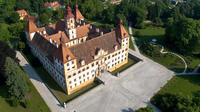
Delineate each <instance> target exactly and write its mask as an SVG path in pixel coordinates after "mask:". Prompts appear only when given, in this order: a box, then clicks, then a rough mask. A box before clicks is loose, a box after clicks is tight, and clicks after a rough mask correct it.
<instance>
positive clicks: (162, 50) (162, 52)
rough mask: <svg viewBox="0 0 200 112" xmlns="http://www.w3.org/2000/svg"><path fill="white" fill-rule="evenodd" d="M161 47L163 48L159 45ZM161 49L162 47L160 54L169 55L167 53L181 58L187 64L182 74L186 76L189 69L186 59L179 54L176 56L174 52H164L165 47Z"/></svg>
mask: <svg viewBox="0 0 200 112" xmlns="http://www.w3.org/2000/svg"><path fill="white" fill-rule="evenodd" d="M159 46H161V45H159ZM161 47H162V48H161V50H160V53H161V54H167V53H169V54H173V55H175V56H177V57H179V58H180V59H181V60H182V61H183V62H184V64H185V69H184V71H183V72H182V74H183V73H184V74H185V73H186V71H187V68H188V65H187V63H186V61H185V59H183V58H182V57H181V56H180V55H178V54H176V53H173V52H166V51H164V47H163V46H161Z"/></svg>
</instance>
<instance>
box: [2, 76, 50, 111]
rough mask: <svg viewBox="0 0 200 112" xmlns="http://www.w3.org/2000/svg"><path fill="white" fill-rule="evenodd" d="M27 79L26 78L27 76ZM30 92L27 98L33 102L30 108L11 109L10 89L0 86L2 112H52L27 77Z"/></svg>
mask: <svg viewBox="0 0 200 112" xmlns="http://www.w3.org/2000/svg"><path fill="white" fill-rule="evenodd" d="M25 77H26V76H25ZM26 80H27V82H28V85H29V88H30V91H29V93H28V94H27V96H26V98H27V99H28V100H29V101H30V102H31V106H30V107H29V108H24V107H22V106H21V105H19V106H17V107H11V106H10V104H9V102H8V98H9V96H8V89H7V88H6V86H3V85H1V86H0V111H1V112H50V110H49V108H48V106H47V105H46V104H45V102H44V101H43V99H42V98H41V96H40V95H39V93H38V92H37V90H36V89H35V87H34V86H33V85H32V83H31V82H30V81H29V79H28V78H27V77H26Z"/></svg>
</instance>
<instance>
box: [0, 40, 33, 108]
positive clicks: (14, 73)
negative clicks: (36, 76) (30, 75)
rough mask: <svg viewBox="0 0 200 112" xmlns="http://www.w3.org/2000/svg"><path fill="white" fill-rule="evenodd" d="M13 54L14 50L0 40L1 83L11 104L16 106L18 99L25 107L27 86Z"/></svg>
mask: <svg viewBox="0 0 200 112" xmlns="http://www.w3.org/2000/svg"><path fill="white" fill-rule="evenodd" d="M15 56H16V53H15V51H14V50H13V49H11V48H10V47H9V46H8V45H7V44H6V43H5V42H2V41H0V57H1V58H0V65H1V66H0V68H1V69H0V79H1V85H6V86H7V88H8V93H9V98H10V100H11V105H13V106H17V105H18V102H19V101H23V103H24V105H25V107H26V106H27V105H26V104H29V103H28V100H25V97H26V94H27V93H28V91H29V86H28V84H27V81H26V80H25V78H24V73H23V71H22V70H21V68H20V67H19V65H18V63H17V62H18V60H17V59H16V57H15Z"/></svg>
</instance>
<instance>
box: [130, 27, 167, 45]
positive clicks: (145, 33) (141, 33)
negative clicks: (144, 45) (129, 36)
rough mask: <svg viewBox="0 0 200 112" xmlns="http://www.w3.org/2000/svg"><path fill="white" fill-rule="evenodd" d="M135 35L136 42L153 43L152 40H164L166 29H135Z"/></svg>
mask: <svg viewBox="0 0 200 112" xmlns="http://www.w3.org/2000/svg"><path fill="white" fill-rule="evenodd" d="M133 35H134V36H135V37H136V38H135V39H136V42H137V43H140V42H141V41H151V40H152V39H154V38H155V39H157V40H162V38H163V37H164V35H165V28H162V27H150V26H149V27H147V28H145V29H134V28H133Z"/></svg>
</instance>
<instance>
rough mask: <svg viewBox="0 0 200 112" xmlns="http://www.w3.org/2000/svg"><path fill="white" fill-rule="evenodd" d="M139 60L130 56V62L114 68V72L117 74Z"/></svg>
mask: <svg viewBox="0 0 200 112" xmlns="http://www.w3.org/2000/svg"><path fill="white" fill-rule="evenodd" d="M136 63H137V61H136V60H133V59H132V58H130V57H129V58H128V63H126V64H125V65H123V66H121V67H120V68H118V69H116V70H114V71H113V72H112V74H114V75H116V74H117V73H120V72H122V71H124V70H126V69H127V68H129V67H131V66H132V65H134V64H136Z"/></svg>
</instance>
